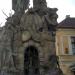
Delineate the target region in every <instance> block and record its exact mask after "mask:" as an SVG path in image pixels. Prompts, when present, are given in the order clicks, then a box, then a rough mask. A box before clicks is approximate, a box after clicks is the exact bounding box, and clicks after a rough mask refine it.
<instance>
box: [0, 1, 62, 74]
mask: <svg viewBox="0 0 75 75" xmlns="http://www.w3.org/2000/svg"><path fill="white" fill-rule="evenodd" d="M22 2H25V3H26V1H25V0H22V1H21V2H20V0H18V1H17V0H13V9H14V10H15V14H14V15H12V17H9V18H8V19H7V22H6V24H5V26H4V27H3V29H2V31H1V36H0V70H1V75H13V74H14V75H35V74H36V75H61V74H62V71H61V70H60V67H59V63H58V60H57V57H56V54H55V32H56V25H57V17H58V16H57V14H56V11H57V9H56V8H53V9H52V8H48V7H47V5H46V0H33V3H34V4H33V5H34V6H33V8H30V9H28V11H27V12H26V13H24V12H22V11H21V10H20V8H21V7H22V9H23V11H24V10H25V8H27V7H25V5H24V3H22ZM28 2H29V0H28V1H27V5H26V6H28ZM17 3H18V4H17ZM21 3H22V4H21ZM37 6H39V7H41V8H38V7H37ZM19 10H20V11H19ZM16 11H18V12H16Z"/></svg>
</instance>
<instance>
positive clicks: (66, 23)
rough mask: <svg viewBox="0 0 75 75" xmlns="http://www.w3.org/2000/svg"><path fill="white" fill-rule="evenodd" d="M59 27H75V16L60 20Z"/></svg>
mask: <svg viewBox="0 0 75 75" xmlns="http://www.w3.org/2000/svg"><path fill="white" fill-rule="evenodd" d="M57 28H75V18H70V17H68V18H66V19H64V20H63V21H62V22H60V23H59V24H58V26H57Z"/></svg>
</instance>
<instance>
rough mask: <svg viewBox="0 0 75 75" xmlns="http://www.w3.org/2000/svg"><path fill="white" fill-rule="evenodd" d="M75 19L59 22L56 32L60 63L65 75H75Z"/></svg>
mask: <svg viewBox="0 0 75 75" xmlns="http://www.w3.org/2000/svg"><path fill="white" fill-rule="evenodd" d="M74 21H75V18H66V19H65V20H63V21H62V22H61V23H59V25H58V27H57V32H56V53H57V56H59V64H60V67H61V69H62V71H63V73H64V75H75V24H74V23H75V22H74ZM72 22H74V23H72ZM71 24H73V25H71Z"/></svg>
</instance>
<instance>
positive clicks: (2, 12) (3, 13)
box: [2, 10, 8, 18]
mask: <svg viewBox="0 0 75 75" xmlns="http://www.w3.org/2000/svg"><path fill="white" fill-rule="evenodd" d="M2 13H3V14H4V15H5V16H6V17H7V18H8V16H7V14H6V13H5V12H4V11H3V10H2Z"/></svg>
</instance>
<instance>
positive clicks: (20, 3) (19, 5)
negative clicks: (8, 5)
mask: <svg viewBox="0 0 75 75" xmlns="http://www.w3.org/2000/svg"><path fill="white" fill-rule="evenodd" d="M28 6H29V0H12V9H13V10H14V11H15V12H18V11H25V10H26V9H27V8H28Z"/></svg>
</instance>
